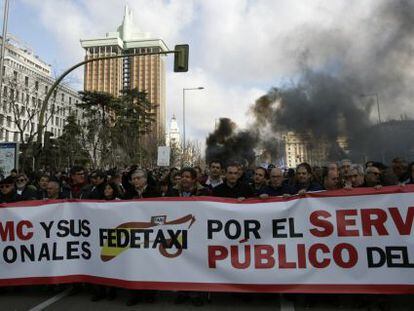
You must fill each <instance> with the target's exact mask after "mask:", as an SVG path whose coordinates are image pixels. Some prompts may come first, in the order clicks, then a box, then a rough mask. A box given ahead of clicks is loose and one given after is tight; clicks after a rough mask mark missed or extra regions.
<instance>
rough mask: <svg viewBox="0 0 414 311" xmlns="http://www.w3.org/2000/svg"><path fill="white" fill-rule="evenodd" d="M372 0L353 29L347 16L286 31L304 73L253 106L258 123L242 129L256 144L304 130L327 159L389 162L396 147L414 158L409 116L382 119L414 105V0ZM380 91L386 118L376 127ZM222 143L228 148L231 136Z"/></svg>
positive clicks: (208, 143)
mask: <svg viewBox="0 0 414 311" xmlns="http://www.w3.org/2000/svg"><path fill="white" fill-rule="evenodd" d="M350 4H352V2H350ZM373 4H375V5H376V6H375V7H372V8H369V10H368V13H367V14H365V15H361V16H360V17H359V18H357V19H356V20H354V21H353V23H354V24H355V25H354V27H347V24H346V23H347V21H346V20H343V21H342V23H343V24H339V25H336V26H337V27H335V28H329V29H326V28H323V27H321V26H319V25H304V27H302V28H300V29H296V30H295V31H293V33H291V34H290V35H288V36H286V37H287V38H288V40H289V41H287V42H286V43H287V45H288V46H289V49H290V50H292V49H294V50H295V51H297V53H296V55H300V56H298V57H297V60H296V62H297V63H298V64H299V68H301V72H300V74H298V75H297V76H296V77H295V78H294V79H293V81H292V82H290V83H288V84H285V85H282V86H279V87H273V88H271V89H270V91H269V92H268V93H267V94H265V95H263V96H262V97H260V98H258V99H257V100H256V102H255V103H254V104H253V106H252V107H251V109H250V112H249V113H251V114H253V115H254V117H255V123H254V124H253V126H251V129H250V130H247V132H244V134H245V135H248V133H255V135H256V136H257V137H259V139H258V140H257V141H254V143H253V146H251V148H254V147H256V146H260V145H266V143H265V142H266V141H269V139H270V138H272V137H274V139H275V140H277V139H280V137H281V134H282V133H285V132H287V131H293V132H295V133H297V134H301V135H307V137H308V139H309V140H311V141H312V142H314V144H315V145H316V144H319V143H321V142H326V143H328V146H329V159H328V160H338V159H340V158H342V157H344V156H347V157H351V158H354V159H355V160H357V161H363V160H366V159H367V158H370V159H373V160H388V161H389V160H390V159H389V157H388V156H387V157H384V154H386V155H389V156H390V157H391V155H394V154H395V151H396V150H397V149H398V151H399V152H401V153H403V154H404V155H408V156H410V155H411V156H413V154H412V153H410V150H414V140H413V138H414V134H413V133H414V132H413V131H411V130H408V129H411V128H412V122H411V121H407V120H400V121H392V122H388V121H387V122H384V120H385V118H387V119H389V116H393V117H394V118H395V117H396V116H398V114H403V113H405V112H407V111H408V112H410V109H411V111H412V108H409V107H410V106H411V105H412V98H413V96H414V88H412V87H411V86H412V85H413V83H414V69H413V68H414V27H413V26H414V1H408V0H398V1H377V2H373ZM356 29H357V31H355V30H356ZM299 38H300V39H299ZM289 57H291V56H290V55H286V58H289ZM376 96H378V104H379V106H380V111H381V114H382V121H383V122H384V124H382V125H379V126H378V125H377V120H378V116H377V108H378V107H377V103H376ZM227 122H231V121H230V120H228V121H227ZM402 133H403V134H402ZM214 135H215V134H214V133H213V134H211V135H210V137H209V138H208V139H207V155H209V154H210V153H211V151H212V150H214V148H212V147H213V146H216V145H217V144H215V145H214V144H211V143H212V140H211V137H213V138H214V137H215V136H214ZM231 135H234V132H231V133H230V137H231ZM252 137H255V136H254V135H253V136H252ZM339 137H346V138H347V142H348V147H349V150H350V151H349V153H348V154H346V153H345V151H344V150H342V149H341V147H340V146H339V145H338V143H337V139H338V138H339ZM385 138H386V139H385ZM229 141H231V142H234V140H229ZM220 146H221V148H223V149H225V150H227V149H228V146H227V140H222V143H221V145H220ZM396 146H404V147H403V148H402V149H401V148H397V147H396ZM246 147H247V146H246ZM230 149H231V150H235V149H232V148H230ZM400 149H401V150H400ZM239 150H244V149H239ZM381 150H382V151H381ZM379 151H380V152H379ZM232 156H235V154H233V155H232Z"/></svg>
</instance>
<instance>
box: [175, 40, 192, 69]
mask: <svg viewBox="0 0 414 311" xmlns="http://www.w3.org/2000/svg"><path fill="white" fill-rule="evenodd" d="M174 51H175V53H174V72H187V71H188V52H189V46H188V44H180V45H176V46H175V48H174Z"/></svg>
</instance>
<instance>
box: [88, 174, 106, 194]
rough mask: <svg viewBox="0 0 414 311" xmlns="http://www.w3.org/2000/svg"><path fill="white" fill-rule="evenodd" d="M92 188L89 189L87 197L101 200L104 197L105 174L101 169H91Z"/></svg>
mask: <svg viewBox="0 0 414 311" xmlns="http://www.w3.org/2000/svg"><path fill="white" fill-rule="evenodd" d="M90 179H91V184H92V188H91V190H90V191H89V193H88V195H87V198H88V199H90V200H103V199H104V198H105V195H104V190H105V183H106V174H105V173H104V172H103V171H100V170H96V171H93V172H92V174H91V176H90Z"/></svg>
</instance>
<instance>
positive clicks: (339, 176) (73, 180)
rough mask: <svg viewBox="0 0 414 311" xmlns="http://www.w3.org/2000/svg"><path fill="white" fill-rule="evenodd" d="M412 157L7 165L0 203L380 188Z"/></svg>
mask: <svg viewBox="0 0 414 311" xmlns="http://www.w3.org/2000/svg"><path fill="white" fill-rule="evenodd" d="M413 181H414V162H413V163H411V164H408V163H407V162H406V161H405V160H403V159H401V158H395V159H393V161H392V163H391V165H390V166H386V165H384V164H383V163H380V162H373V161H370V162H367V163H366V164H365V165H360V164H353V163H352V162H351V161H350V160H347V159H344V160H342V161H340V162H338V163H337V162H331V163H328V164H327V165H326V166H324V167H311V166H310V165H309V164H308V163H301V164H299V165H298V166H297V167H296V169H287V170H282V169H280V168H278V167H275V166H273V165H271V164H270V165H268V166H267V167H263V166H259V167H256V168H245V167H243V165H241V164H239V163H237V162H233V163H229V164H227V165H226V166H224V165H223V164H222V163H221V162H220V161H218V160H217V161H211V162H210V163H209V165H208V167H207V168H206V170H205V171H203V170H202V169H201V168H200V167H184V168H183V169H181V170H179V169H177V168H171V169H154V170H145V169H141V168H139V167H137V166H131V167H128V168H126V169H124V170H123V171H118V170H115V169H113V170H109V171H103V170H93V171H91V172H90V173H88V172H87V171H86V170H85V169H84V168H83V167H81V166H74V167H72V169H71V170H70V171H69V173H66V172H58V173H55V174H52V173H49V172H43V171H41V172H39V174H38V175H32V176H27V175H26V174H24V173H22V172H17V171H16V170H12V171H11V172H10V175H9V176H7V177H5V178H3V179H2V180H1V181H0V203H11V202H18V201H27V200H45V199H86V200H87V199H89V200H123V199H125V200H130V199H140V198H153V197H165V196H167V197H189V196H217V197H228V198H238V199H241V200H242V199H247V198H253V197H257V198H261V199H266V198H269V197H272V196H285V197H287V196H291V195H296V194H298V195H301V194H304V193H306V192H313V191H322V190H338V189H342V188H344V189H347V190H352V189H354V188H361V187H375V188H381V187H383V186H390V185H404V184H411V183H413Z"/></svg>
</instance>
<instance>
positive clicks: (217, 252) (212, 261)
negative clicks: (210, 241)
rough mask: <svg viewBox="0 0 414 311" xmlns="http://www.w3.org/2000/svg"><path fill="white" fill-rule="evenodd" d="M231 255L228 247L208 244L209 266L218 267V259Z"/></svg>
mask: <svg viewBox="0 0 414 311" xmlns="http://www.w3.org/2000/svg"><path fill="white" fill-rule="evenodd" d="M228 255H229V252H228V250H227V248H225V247H224V246H220V245H209V246H208V267H209V268H216V262H217V260H223V259H226V258H227V256H228Z"/></svg>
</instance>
